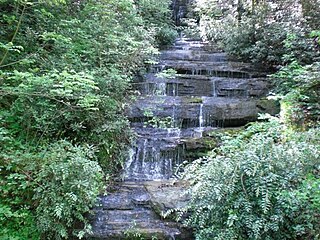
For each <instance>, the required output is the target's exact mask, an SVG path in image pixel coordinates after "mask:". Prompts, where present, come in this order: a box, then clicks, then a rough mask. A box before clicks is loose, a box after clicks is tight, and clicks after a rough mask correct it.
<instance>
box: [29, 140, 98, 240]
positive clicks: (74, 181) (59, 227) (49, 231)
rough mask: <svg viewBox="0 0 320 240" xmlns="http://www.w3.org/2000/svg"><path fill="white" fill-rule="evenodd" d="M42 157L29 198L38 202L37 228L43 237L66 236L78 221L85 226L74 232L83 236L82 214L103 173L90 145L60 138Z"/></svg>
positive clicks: (88, 206) (93, 197)
mask: <svg viewBox="0 0 320 240" xmlns="http://www.w3.org/2000/svg"><path fill="white" fill-rule="evenodd" d="M44 157H45V164H43V165H42V169H41V170H40V172H39V173H38V174H37V178H36V182H37V185H38V186H37V187H36V188H35V190H34V191H35V195H34V197H33V199H34V200H35V201H36V202H39V204H38V206H37V208H36V213H37V223H38V229H39V230H40V231H41V232H43V233H44V234H45V236H46V237H47V238H52V239H60V238H66V237H68V235H69V234H68V229H76V228H77V227H76V225H75V223H77V221H79V222H82V223H84V224H85V225H84V227H82V228H83V230H82V231H80V232H78V233H76V235H77V236H78V237H81V236H84V234H85V233H86V232H88V231H89V230H90V226H89V225H88V220H87V219H86V218H85V214H86V213H87V212H89V211H90V208H92V207H93V206H94V204H95V202H96V196H97V195H98V194H99V192H100V190H101V189H102V181H101V180H102V176H103V173H102V169H101V168H100V166H99V165H98V163H97V162H96V161H93V160H94V159H92V158H94V152H93V151H92V149H91V148H90V147H78V146H72V145H71V144H70V143H68V142H65V141H61V142H58V143H56V144H54V145H52V146H51V147H50V148H49V149H48V150H47V153H46V154H45V156H44ZM74 234H75V233H74Z"/></svg>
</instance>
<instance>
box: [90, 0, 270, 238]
mask: <svg viewBox="0 0 320 240" xmlns="http://www.w3.org/2000/svg"><path fill="white" fill-rule="evenodd" d="M176 2H178V0H176ZM178 14H179V13H178ZM205 46H206V44H205V43H203V42H200V41H195V40H190V39H183V38H182V39H178V40H177V41H176V43H175V45H174V46H172V48H170V49H168V50H165V51H163V52H162V54H161V57H160V60H159V64H157V65H155V66H153V68H152V69H151V70H150V72H149V73H148V74H146V76H145V77H144V78H143V80H141V81H140V82H136V83H135V85H134V86H135V87H136V90H137V91H138V92H139V95H138V97H137V100H136V101H135V102H133V103H132V104H131V107H130V109H128V111H127V115H128V118H129V119H130V121H131V126H132V129H133V131H134V132H135V133H136V134H135V135H136V141H135V143H134V144H133V146H132V147H131V149H130V151H129V152H128V158H127V161H126V163H125V167H124V171H123V180H124V182H122V183H119V187H118V190H117V191H116V192H115V193H114V194H110V195H107V196H103V197H101V199H100V203H101V206H102V207H100V208H98V209H97V210H96V218H95V221H93V224H92V227H93V236H94V237H95V239H124V238H125V234H124V233H125V232H126V231H127V229H128V228H129V229H130V228H132V227H134V228H139V229H142V231H143V232H148V233H149V235H150V237H149V238H146V239H152V237H153V236H162V238H160V239H174V238H175V236H179V239H185V240H190V239H192V237H190V235H189V236H183V234H182V232H183V231H182V227H181V225H176V223H172V222H171V223H170V222H164V221H163V219H161V217H159V216H158V215H157V214H156V213H154V212H153V211H152V210H151V209H152V208H153V207H154V206H155V205H157V206H158V207H159V206H162V207H164V206H165V209H167V208H168V207H167V205H166V204H169V203H170V204H172V202H179V201H178V200H177V199H175V200H172V199H167V200H163V201H164V202H166V204H164V203H163V202H161V201H160V200H159V201H160V203H159V204H156V203H155V201H157V200H155V196H161V197H162V198H164V197H169V195H168V196H167V194H166V192H165V189H168V188H170V187H171V188H173V192H174V194H173V195H170V197H171V198H174V197H176V195H177V191H179V189H178V188H175V187H174V186H173V185H170V184H171V183H172V181H173V182H177V180H172V179H174V178H175V177H176V174H177V173H179V171H180V166H181V163H182V162H183V161H185V160H186V152H185V151H189V150H190V148H192V149H198V148H199V147H201V146H198V145H197V142H198V141H200V142H201V139H202V137H203V136H206V134H204V133H205V132H206V131H212V130H214V129H216V128H217V127H220V128H221V127H234V126H242V125H244V124H246V123H247V122H248V121H252V120H255V119H256V118H257V115H258V111H260V109H259V108H258V102H257V98H258V97H261V96H264V95H265V94H266V92H267V89H268V83H267V82H266V80H265V78H253V77H252V75H251V73H250V72H247V71H245V70H244V69H248V68H249V66H248V65H247V64H244V63H238V62H230V61H228V60H227V57H226V55H225V54H224V53H221V52H209V51H207V50H206V49H207V48H206V47H205ZM208 49H210V48H208ZM169 68H173V69H175V70H176V71H177V72H178V75H176V76H175V78H172V77H170V78H163V77H158V73H159V72H161V71H162V70H165V69H169ZM254 74H255V75H257V73H254ZM188 142H189V143H188ZM168 181H169V185H170V186H169V187H168ZM170 181H171V182H170ZM155 183H158V185H155ZM172 184H173V183H172ZM150 186H156V187H155V188H154V191H153V192H152V191H151V190H150ZM164 186H165V187H164ZM150 191H151V192H150ZM162 192H163V193H162ZM170 204H169V205H170ZM170 206H171V205H170ZM160 208H161V207H160ZM173 208H174V206H173ZM165 209H164V210H165ZM157 210H158V209H157ZM163 236H164V237H163Z"/></svg>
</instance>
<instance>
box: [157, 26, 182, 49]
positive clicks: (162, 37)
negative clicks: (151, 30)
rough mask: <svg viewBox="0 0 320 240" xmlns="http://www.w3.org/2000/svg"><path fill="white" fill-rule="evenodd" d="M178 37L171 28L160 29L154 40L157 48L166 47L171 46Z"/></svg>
mask: <svg viewBox="0 0 320 240" xmlns="http://www.w3.org/2000/svg"><path fill="white" fill-rule="evenodd" d="M177 37H178V32H177V31H176V30H174V29H173V28H172V27H171V28H170V27H165V28H161V29H160V31H159V32H157V35H156V40H157V43H158V45H159V46H167V45H171V44H172V43H173V42H174V41H175V40H176V38H177Z"/></svg>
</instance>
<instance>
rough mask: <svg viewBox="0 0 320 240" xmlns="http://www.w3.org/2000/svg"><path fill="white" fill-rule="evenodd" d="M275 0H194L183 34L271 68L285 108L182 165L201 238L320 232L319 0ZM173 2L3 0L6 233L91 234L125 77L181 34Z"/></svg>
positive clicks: (1, 224) (0, 163) (111, 158)
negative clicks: (90, 218) (173, 19)
mask: <svg viewBox="0 0 320 240" xmlns="http://www.w3.org/2000/svg"><path fill="white" fill-rule="evenodd" d="M279 2H280V1H267V0H264V1H261V0H259V1H258V0H252V1H249V0H239V1H233V0H202V1H201V0H196V1H194V2H193V4H194V5H193V6H191V7H190V8H191V9H192V11H190V13H189V14H190V16H189V17H193V18H194V20H189V23H191V25H192V26H193V27H194V26H196V23H198V22H199V25H200V26H199V28H197V29H191V31H189V33H190V32H192V33H193V34H200V35H201V37H202V38H204V39H206V40H208V41H211V42H214V43H216V44H217V45H218V46H219V47H220V48H221V49H223V50H225V51H227V52H228V53H229V55H230V56H233V57H237V58H240V59H243V60H246V61H251V62H253V63H254V64H257V66H258V65H260V66H261V65H263V66H267V67H268V70H273V71H274V72H275V74H273V75H272V76H271V77H272V78H273V79H274V83H275V89H274V92H273V93H272V94H271V96H270V97H272V98H277V99H279V100H280V101H281V106H282V111H281V114H280V116H277V117H271V116H264V117H263V118H262V119H261V122H260V123H255V124H251V125H249V126H247V127H246V129H245V130H244V131H243V132H241V133H240V134H239V135H236V136H235V135H227V134H226V135H223V136H222V137H221V138H222V142H221V145H220V146H219V147H218V148H216V149H214V150H212V152H210V153H208V156H207V157H205V158H203V159H199V160H198V161H195V162H194V163H193V164H190V165H189V166H187V168H186V171H185V178H187V179H189V180H190V181H191V184H192V188H191V196H192V199H191V201H190V204H189V205H188V206H187V208H186V209H180V211H182V212H184V211H188V213H189V214H188V216H189V217H188V219H187V220H186V224H187V225H189V226H191V227H193V228H194V229H195V233H196V237H197V239H207V240H212V239H227V240H231V239H243V240H245V239H246V240H247V239H249V240H257V239H262V240H267V239H270V240H271V239H276V240H277V239H310V240H311V239H320V231H319V229H320V225H319V223H320V159H319V156H320V145H319V140H320V135H319V114H320V103H319V97H320V21H319V20H320V16H319V14H320V2H319V0H316V1H311V0H284V1H281V2H280V3H279ZM169 4H170V1H169V0H161V1H157V0H136V1H132V0H78V1H75V0H0V12H1V15H0V239H12V240H13V239H14V240H20V239H21V240H24V239H41V238H42V239H64V238H70V237H71V236H76V237H77V238H81V237H83V236H85V234H86V233H88V232H90V225H89V224H88V220H87V219H86V214H87V213H88V212H89V210H90V208H91V207H92V206H93V205H94V204H95V201H96V197H97V195H98V194H99V193H100V192H101V191H102V190H103V187H105V186H106V184H107V183H108V181H112V179H113V178H114V176H115V174H116V172H117V170H118V169H120V168H121V166H122V164H123V159H124V153H125V152H126V151H125V150H126V147H127V145H128V143H130V140H131V134H130V131H129V128H128V121H127V120H126V118H125V116H124V115H123V110H124V108H125V105H126V103H127V102H128V99H129V98H130V81H131V79H132V78H133V77H134V76H135V75H136V74H137V72H139V71H144V68H145V66H146V64H148V63H151V62H153V61H152V60H150V56H151V55H153V54H156V53H157V47H159V46H161V45H166V44H170V43H171V42H172V41H173V40H174V39H175V37H176V32H175V30H174V29H173V27H172V25H171V21H170V16H171V13H170V11H169V8H168V6H169ZM189 30H190V29H189Z"/></svg>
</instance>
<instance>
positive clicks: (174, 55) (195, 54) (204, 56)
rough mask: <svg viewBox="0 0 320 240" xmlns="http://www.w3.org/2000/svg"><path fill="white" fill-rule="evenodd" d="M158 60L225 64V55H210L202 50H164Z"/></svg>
mask: <svg viewBox="0 0 320 240" xmlns="http://www.w3.org/2000/svg"><path fill="white" fill-rule="evenodd" d="M160 59H161V60H162V61H164V60H171V61H173V60H183V61H192V62H195V61H202V62H226V61H227V55H226V54H225V53H219V52H218V53H210V52H207V51H204V50H199V49H198V50H192V49H191V50H180V49H173V50H166V51H162V52H161V55H160Z"/></svg>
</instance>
